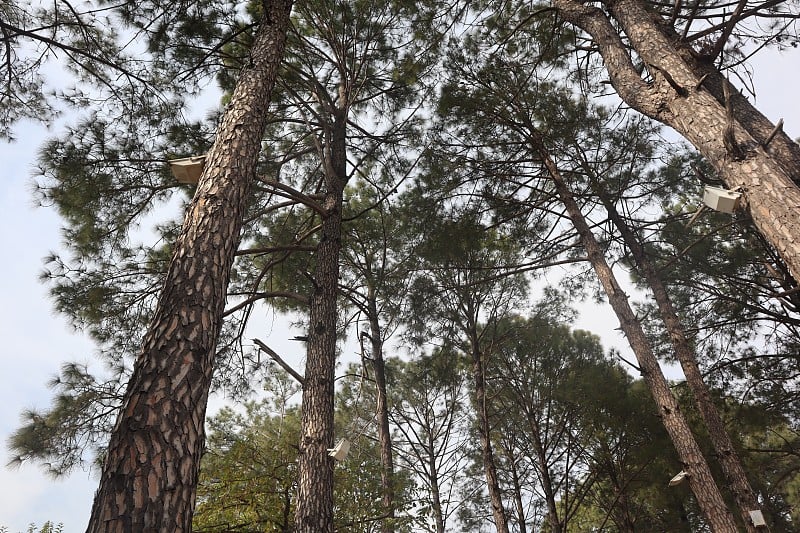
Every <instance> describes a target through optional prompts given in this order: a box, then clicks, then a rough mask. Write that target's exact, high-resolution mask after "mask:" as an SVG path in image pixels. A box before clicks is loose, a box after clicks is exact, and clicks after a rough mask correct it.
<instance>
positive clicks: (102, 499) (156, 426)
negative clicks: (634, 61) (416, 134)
mask: <svg viewBox="0 0 800 533" xmlns="http://www.w3.org/2000/svg"><path fill="white" fill-rule="evenodd" d="M265 4H266V5H265V16H264V18H263V20H262V22H261V25H260V27H259V29H258V32H257V34H256V37H255V41H254V43H253V47H252V50H251V51H250V62H249V64H248V66H247V67H246V68H245V69H244V70H243V71H242V73H241V77H240V79H239V82H238V83H237V85H236V89H235V91H234V93H233V96H232V98H231V103H230V105H229V106H228V108H227V109H226V111H225V114H224V116H223V119H222V122H221V124H220V127H219V130H218V132H217V137H216V141H215V142H214V146H213V147H212V149H211V151H210V152H209V154H208V159H207V163H206V168H205V170H204V172H203V175H202V177H201V179H200V183H199V186H198V189H197V192H196V193H195V196H194V199H193V200H192V203H191V205H190V206H189V209H188V211H187V213H186V219H185V221H184V224H183V228H182V230H181V234H180V236H179V237H178V240H177V242H176V243H175V252H174V254H173V258H172V262H171V263H170V265H169V269H168V271H167V276H166V281H165V284H164V287H163V289H162V292H161V296H160V298H159V301H158V305H157V307H156V311H155V315H154V317H153V321H152V323H151V324H150V327H149V329H148V331H147V333H146V334H145V337H144V343H143V348H142V352H141V354H140V355H139V357H138V358H137V359H136V362H135V364H134V369H133V374H132V376H131V379H130V381H129V383H128V386H127V389H126V391H125V398H124V402H123V405H122V409H121V410H120V414H119V417H118V419H117V422H116V425H115V427H114V430H113V432H112V434H111V439H110V442H109V445H108V451H107V455H106V457H105V460H104V464H103V470H102V473H101V475H100V486H99V488H98V490H97V493H96V494H95V499H94V504H93V507H92V513H91V518H90V520H89V525H88V528H87V531H88V532H92V533H95V532H98V533H99V532H132V533H139V532H142V531H170V532H178V531H191V524H192V514H193V512H194V499H195V491H196V486H197V477H198V471H199V468H200V457H201V455H202V453H203V446H204V439H205V433H204V423H205V413H206V403H207V399H208V393H209V388H210V385H211V377H212V372H213V363H214V356H215V353H216V344H217V338H218V336H219V332H220V328H221V324H222V313H223V311H224V307H225V296H226V293H227V287H228V276H229V273H230V269H231V265H232V264H233V260H234V254H235V252H236V249H237V247H238V245H239V239H240V235H239V233H240V230H241V226H242V215H243V213H244V211H245V208H246V205H247V201H248V198H249V193H250V185H251V182H252V180H253V177H254V174H255V167H256V161H257V158H258V154H259V152H260V150H261V138H262V135H263V131H264V127H265V124H266V118H267V108H268V106H269V101H270V94H271V92H272V87H273V85H274V83H275V77H276V74H277V71H278V66H279V64H280V62H281V57H282V55H283V48H284V44H285V38H286V28H287V26H288V22H289V12H290V11H291V6H292V2H291V1H273V2H266V3H265Z"/></svg>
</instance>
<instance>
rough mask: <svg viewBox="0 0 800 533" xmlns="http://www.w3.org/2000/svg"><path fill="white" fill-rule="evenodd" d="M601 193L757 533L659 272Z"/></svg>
mask: <svg viewBox="0 0 800 533" xmlns="http://www.w3.org/2000/svg"><path fill="white" fill-rule="evenodd" d="M595 185H596V183H595ZM601 189H602V188H601V187H596V189H595V190H596V192H597V193H598V195H599V196H600V199H601V201H602V202H603V204H604V205H605V207H606V210H607V211H608V214H609V217H610V218H611V221H612V222H613V223H614V225H615V226H616V228H617V230H618V231H619V232H620V235H622V238H623V239H624V241H625V244H626V245H627V246H628V249H629V250H630V251H631V254H632V255H633V258H634V260H635V261H636V263H637V264H638V265H639V269H640V271H641V272H642V274H643V275H644V279H645V280H646V281H647V283H648V285H649V286H650V289H651V290H652V292H653V298H654V299H655V301H656V304H657V305H658V310H659V312H660V313H661V318H662V320H663V321H664V325H665V326H666V328H667V332H668V333H669V337H670V340H671V341H672V345H673V347H674V348H675V356H676V357H677V358H678V361H680V364H681V368H682V369H683V374H684V376H685V377H686V383H687V384H688V385H689V389H690V390H691V391H692V395H693V396H694V400H695V403H696V404H697V406H698V408H699V410H700V414H701V416H702V417H703V422H704V423H705V425H706V428H707V429H708V434H709V437H710V438H711V444H712V446H713V447H714V451H715V452H716V455H717V460H718V461H719V464H720V466H721V467H722V472H723V474H724V475H725V479H726V480H727V481H728V484H729V485H730V489H731V492H732V493H733V496H734V499H735V500H736V503H737V506H738V508H739V512H740V514H741V516H742V522H743V524H744V525H745V528H746V529H747V531H748V532H751V533H756V532H757V531H758V530H757V529H756V527H755V526H753V525H752V523H751V522H750V513H749V511H751V510H756V509H759V508H760V506H759V505H758V500H757V499H756V495H755V493H754V492H753V489H752V488H751V487H750V482H749V481H748V480H747V474H745V472H744V468H743V467H742V463H741V461H740V460H739V454H738V453H737V452H736V449H735V448H734V447H733V443H732V442H731V439H730V436H729V435H728V432H727V430H726V429H725V423H724V422H723V421H722V418H721V417H720V416H719V411H718V410H717V407H716V406H715V405H714V402H713V400H712V399H711V393H710V392H709V390H708V387H707V386H706V383H705V381H704V380H703V374H702V372H701V371H700V367H699V366H698V365H697V358H696V357H695V352H694V349H693V347H692V345H691V344H690V342H689V339H687V338H686V335H685V333H684V329H683V325H682V324H681V321H680V318H678V314H677V313H676V312H675V309H674V308H673V306H672V301H671V299H670V297H669V294H667V289H666V287H664V283H663V282H662V281H661V276H659V274H658V271H657V270H656V269H655V267H654V266H653V264H652V263H651V262H650V260H649V259H648V258H647V255H646V254H645V251H644V248H643V247H642V245H641V244H640V243H639V239H638V238H637V237H636V235H634V233H633V232H632V231H631V229H630V228H629V227H628V225H627V224H626V223H625V221H624V220H623V219H622V217H621V216H620V215H619V213H618V212H617V209H616V207H615V206H614V204H613V202H611V200H610V199H609V198H608V195H607V194H605V193H604V192H603V191H602V190H601Z"/></svg>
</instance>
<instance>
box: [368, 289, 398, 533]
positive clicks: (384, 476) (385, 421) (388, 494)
mask: <svg viewBox="0 0 800 533" xmlns="http://www.w3.org/2000/svg"><path fill="white" fill-rule="evenodd" d="M367 298H368V302H367V306H368V310H369V328H370V331H369V333H370V343H371V350H370V356H371V361H372V370H373V372H375V392H376V406H375V416H376V417H377V418H378V443H379V444H380V447H381V489H382V490H383V507H384V510H385V512H386V518H384V519H383V520H382V521H381V531H382V532H383V533H392V532H393V531H394V479H393V478H394V458H393V457H392V436H391V432H390V430H389V406H388V402H387V399H386V398H387V397H386V364H385V362H384V360H383V342H382V340H381V326H380V322H379V321H378V308H377V305H376V303H375V291H374V289H373V288H372V286H371V285H370V287H369V294H368V295H367Z"/></svg>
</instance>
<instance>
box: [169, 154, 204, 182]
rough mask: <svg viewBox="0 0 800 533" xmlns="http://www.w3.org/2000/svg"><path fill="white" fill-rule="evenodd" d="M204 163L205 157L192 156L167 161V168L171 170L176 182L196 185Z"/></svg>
mask: <svg viewBox="0 0 800 533" xmlns="http://www.w3.org/2000/svg"><path fill="white" fill-rule="evenodd" d="M205 163H206V156H204V155H193V156H191V157H184V158H181V159H171V160H170V161H169V168H170V170H172V175H173V176H175V179H176V180H177V181H178V182H180V183H190V184H193V185H197V182H199V181H200V175H201V174H202V173H203V167H204V166H205Z"/></svg>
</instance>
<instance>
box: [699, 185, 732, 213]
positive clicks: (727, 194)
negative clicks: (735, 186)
mask: <svg viewBox="0 0 800 533" xmlns="http://www.w3.org/2000/svg"><path fill="white" fill-rule="evenodd" d="M741 197H742V193H740V192H738V191H729V190H728V189H721V188H719V187H710V186H706V188H705V189H703V203H704V204H705V205H707V206H708V207H710V208H711V209H713V210H714V211H719V212H720V213H733V212H734V211H736V208H738V207H739V200H740V199H741Z"/></svg>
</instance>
